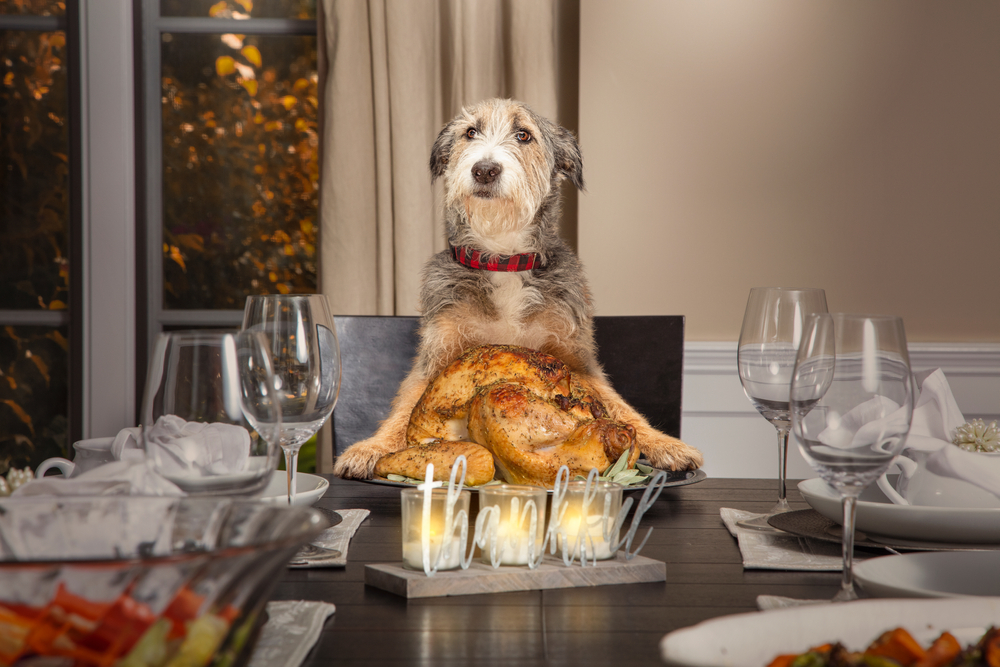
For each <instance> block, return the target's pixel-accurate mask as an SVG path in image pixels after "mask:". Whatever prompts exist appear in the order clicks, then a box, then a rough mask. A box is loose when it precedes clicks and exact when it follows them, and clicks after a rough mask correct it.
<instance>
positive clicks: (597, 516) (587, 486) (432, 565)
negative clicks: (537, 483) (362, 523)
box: [403, 456, 667, 577]
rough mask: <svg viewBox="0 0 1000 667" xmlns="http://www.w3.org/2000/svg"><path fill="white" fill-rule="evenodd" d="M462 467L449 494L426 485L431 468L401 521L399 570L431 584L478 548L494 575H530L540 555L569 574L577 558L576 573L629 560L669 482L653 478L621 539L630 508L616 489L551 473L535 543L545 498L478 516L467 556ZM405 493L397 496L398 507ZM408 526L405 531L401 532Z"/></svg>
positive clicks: (593, 477) (513, 501)
mask: <svg viewBox="0 0 1000 667" xmlns="http://www.w3.org/2000/svg"><path fill="white" fill-rule="evenodd" d="M466 465H467V464H466V460H465V457H464V456H459V457H458V458H457V459H456V461H455V464H454V465H453V466H452V470H451V477H450V479H449V481H448V487H447V489H442V488H439V487H442V486H443V482H433V481H430V480H433V479H434V465H433V464H430V465H428V466H427V472H426V475H425V477H424V479H425V480H428V481H425V482H423V483H422V484H419V485H418V486H417V487H416V489H415V490H414V491H417V490H419V492H420V498H419V499H416V498H413V500H419V503H420V504H419V511H418V512H410V513H409V514H411V515H415V516H404V526H403V534H404V538H403V542H404V544H403V547H404V549H403V551H404V565H406V566H408V567H411V568H414V569H421V568H422V569H423V570H424V573H425V574H426V575H427V576H429V577H432V576H434V574H435V573H436V572H437V571H438V570H447V569H457V568H459V567H460V568H462V569H467V568H468V567H469V565H470V564H471V563H472V558H473V554H474V552H475V548H476V547H477V546H478V547H479V548H480V549H482V554H483V556H482V557H483V560H484V562H489V563H490V565H491V566H492V567H493V568H498V567H499V566H500V565H501V564H504V565H507V564H513V565H527V566H528V567H529V568H531V569H534V568H536V567H538V565H539V564H541V562H542V559H543V558H544V557H545V552H546V550H548V551H549V553H551V554H555V553H556V552H557V550H559V551H561V554H562V560H563V564H564V565H566V566H567V567H569V566H571V565H572V564H573V563H574V562H575V560H576V559H577V558H579V560H580V565H581V566H587V564H588V561H589V563H590V564H591V565H595V566H596V564H597V561H598V560H602V559H606V558H611V557H613V556H614V555H615V553H617V552H618V550H619V549H621V548H622V547H624V550H625V559H626V560H631V559H633V558H634V557H635V556H637V555H638V554H639V551H640V550H642V547H643V546H645V544H646V541H647V540H648V539H649V535H650V533H652V530H653V529H652V528H650V529H649V530H648V531H646V535H645V536H644V537H643V539H642V542H640V543H639V545H638V546H637V547H636V548H635V550H634V551H632V550H631V549H632V544H633V542H634V540H635V537H636V532H637V531H638V529H639V523H640V522H641V520H642V517H643V515H644V514H645V513H646V511H647V510H648V509H649V508H650V507H651V506H652V505H653V503H654V502H656V499H657V498H658V497H659V495H660V492H661V491H663V489H664V487H665V485H666V482H667V477H666V474H665V473H664V472H662V471H661V472H658V473H657V474H656V475H655V476H654V477H653V479H652V480H651V481H650V483H649V486H648V487H647V488H646V490H645V491H644V492H643V495H642V499H641V500H640V501H639V504H638V505H637V506H636V510H635V515H634V516H633V517H632V523H631V524H630V526H629V530H628V532H627V533H626V535H625V537H624V538H621V539H618V538H619V535H620V533H621V528H622V526H623V524H624V522H625V517H626V516H627V515H628V512H629V510H630V509H631V508H632V505H633V500H632V498H628V499H626V500H625V501H624V503H622V502H621V494H622V487H621V486H620V485H618V484H614V483H609V482H598V481H597V476H598V473H597V470H591V471H590V474H589V475H588V476H587V480H586V481H585V482H583V481H578V482H570V481H569V468H568V467H566V466H562V467H561V468H559V471H558V473H557V474H556V481H555V486H554V487H553V491H552V501H551V504H550V513H549V524H548V528H547V529H546V530H545V531H544V535H543V536H542V538H541V539H538V535H539V531H540V529H539V525H540V524H541V523H542V522H543V512H544V509H543V508H542V507H539V504H541V505H542V506H544V504H545V501H544V497H543V498H542V499H541V503H539V502H537V501H536V499H535V498H528V499H526V500H524V499H522V498H520V497H518V496H517V495H516V494H515V495H513V496H512V497H510V498H509V499H508V500H507V502H509V505H508V506H507V507H506V508H505V507H503V505H502V504H492V505H487V506H484V507H482V508H481V509H480V511H479V514H478V516H477V517H476V522H475V532H474V534H473V539H472V545H471V546H470V548H469V549H468V552H467V553H466V546H467V545H468V543H469V540H468V538H469V512H468V507H469V502H468V497H469V492H468V491H463V490H462V487H463V486H464V483H465V472H466ZM509 488H510V489H511V490H514V489H523V488H524V487H509ZM408 491H409V490H408ZM408 491H404V492H403V493H404V508H405V507H406V502H407V500H406V497H405V494H406V493H407V492H408ZM496 492H497V493H499V494H501V495H502V489H496ZM481 499H482V497H481ZM501 502H503V501H501ZM615 510H616V511H615ZM406 514H408V513H407V512H406V511H405V509H404V515H406ZM502 518H503V520H501V519H502ZM407 521H409V522H410V523H411V525H409V526H407V525H405V524H406V522H407ZM415 521H419V524H417V523H415ZM407 535H410V536H412V537H407Z"/></svg>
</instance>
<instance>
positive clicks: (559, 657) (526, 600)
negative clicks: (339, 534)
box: [272, 475, 840, 667]
mask: <svg viewBox="0 0 1000 667" xmlns="http://www.w3.org/2000/svg"><path fill="white" fill-rule="evenodd" d="M324 477H326V478H327V479H329V481H330V486H329V489H328V490H327V492H326V494H325V495H324V496H323V497H322V498H320V499H319V500H318V501H317V502H316V507H318V508H325V509H329V510H334V511H337V510H347V509H367V510H369V511H370V514H369V516H368V517H367V518H366V519H365V521H364V522H363V523H362V524H361V525H360V526H359V527H358V529H357V532H356V533H355V534H354V537H353V539H352V540H351V542H350V548H349V549H348V553H347V562H346V567H340V568H314V569H287V570H285V572H284V575H283V576H282V578H281V579H280V581H278V582H277V584H276V587H275V589H274V592H273V594H272V599H273V600H318V601H325V602H330V603H333V604H334V605H335V606H336V611H335V613H334V614H333V615H332V616H331V617H330V618H329V619H328V620H327V621H326V624H325V626H324V627H323V631H322V634H321V635H320V638H319V640H318V641H317V643H316V645H315V646H314V648H313V649H312V651H311V652H310V653H309V654H308V655H307V656H306V658H305V661H304V662H303V663H302V664H303V666H304V667H319V666H326V665H368V666H378V665H393V666H402V665H466V664H474V665H477V666H486V665H495V664H497V665H499V664H516V665H519V666H520V667H529V666H532V665H547V664H563V663H573V664H575V665H610V664H617V665H656V664H663V661H662V659H661V657H660V648H659V644H660V641H661V639H662V638H663V637H664V635H666V634H667V633H669V632H671V631H673V630H677V629H679V628H684V627H687V626H690V625H694V624H696V623H699V622H701V621H705V620H708V619H712V618H716V617H720V616H726V615H729V614H738V613H745V612H754V611H756V610H757V596H759V595H774V596H784V597H790V598H800V599H829V598H831V597H832V596H833V595H834V593H835V592H836V591H837V590H838V588H839V585H840V573H839V572H808V571H785V570H750V569H744V567H743V562H742V557H741V554H740V550H739V546H738V544H737V540H736V539H735V538H734V537H733V536H732V535H731V534H730V533H729V532H728V530H727V529H726V527H725V525H724V523H723V521H722V519H721V518H720V509H721V508H724V507H728V508H734V509H738V510H745V511H750V512H761V513H763V512H766V511H767V510H769V509H770V508H771V507H772V506H773V505H774V501H775V498H776V497H777V485H778V482H777V481H776V480H774V479H734V478H711V477H708V478H706V479H702V480H701V481H699V482H698V483H695V484H687V485H682V486H673V487H669V488H665V489H663V491H662V492H661V494H660V495H659V497H658V498H657V499H656V501H655V503H653V505H652V506H651V507H650V508H649V509H648V510H647V511H646V513H645V515H644V516H643V517H642V520H641V524H640V527H639V533H638V534H639V538H641V537H642V536H643V535H645V532H646V530H647V529H648V528H652V529H653V530H652V533H651V534H650V537H649V539H648V541H647V542H646V544H645V546H644V547H643V548H642V551H641V552H640V553H641V555H642V556H645V557H647V558H652V559H656V560H659V561H662V562H663V563H665V564H666V580H665V581H662V582H656V583H633V584H616V585H602V586H585V587H575V588H556V589H548V590H527V591H516V592H507V593H489V594H475V595H459V596H449V597H430V598H411V599H407V598H405V597H402V596H399V595H396V594H394V593H390V592H387V591H385V590H382V589H380V588H376V587H373V586H370V585H367V584H366V583H365V566H366V565H368V564H373V563H393V562H399V561H401V559H402V547H401V514H400V497H401V489H400V488H398V487H395V486H389V485H384V484H373V483H369V482H363V481H357V480H345V479H340V478H337V477H333V476H327V475H324ZM629 495H633V494H632V493H630V494H629ZM475 497H476V494H473V507H472V510H473V517H474V514H475V511H476V509H477V507H476V504H477V503H476V500H475ZM634 497H635V501H636V503H638V501H639V499H640V497H641V494H638V493H634ZM788 500H789V502H790V504H791V505H792V507H793V509H806V508H808V505H807V504H806V503H805V502H804V501H803V499H802V496H801V494H800V493H799V492H798V490H797V489H796V486H795V482H794V481H790V482H789V484H788ZM633 511H634V507H633ZM629 521H631V516H630V517H629V518H628V519H627V521H626V524H625V525H626V526H628V525H629ZM638 542H639V539H637V540H636V544H638ZM574 567H579V565H574Z"/></svg>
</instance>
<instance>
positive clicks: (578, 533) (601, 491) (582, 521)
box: [553, 481, 623, 560]
mask: <svg viewBox="0 0 1000 667" xmlns="http://www.w3.org/2000/svg"><path fill="white" fill-rule="evenodd" d="M622 489H623V487H622V485H621V484H615V483H614V482H598V481H592V482H591V484H590V488H589V489H588V487H587V482H570V483H568V484H567V485H566V495H565V496H563V500H562V506H561V507H558V508H555V511H554V512H553V516H554V518H555V519H556V520H558V522H559V523H558V525H557V526H556V527H555V529H554V532H555V535H556V536H557V544H558V546H559V548H560V549H561V550H562V552H563V554H564V558H566V557H569V558H571V559H576V558H580V559H581V560H583V559H584V557H585V558H586V560H594V559H597V560H606V559H608V558H612V557H614V555H615V553H616V552H617V551H618V549H617V545H618V534H619V532H620V524H619V528H618V529H615V520H616V519H617V517H618V513H619V511H620V510H621V506H622Z"/></svg>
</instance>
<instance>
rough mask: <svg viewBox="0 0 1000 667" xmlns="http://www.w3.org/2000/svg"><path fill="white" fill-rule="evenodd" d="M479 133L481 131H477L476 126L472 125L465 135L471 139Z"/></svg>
mask: <svg viewBox="0 0 1000 667" xmlns="http://www.w3.org/2000/svg"><path fill="white" fill-rule="evenodd" d="M477 134H479V133H478V132H476V128H474V127H470V128H469V129H468V130H466V131H465V136H467V137H468V138H469V139H475V138H476V135H477Z"/></svg>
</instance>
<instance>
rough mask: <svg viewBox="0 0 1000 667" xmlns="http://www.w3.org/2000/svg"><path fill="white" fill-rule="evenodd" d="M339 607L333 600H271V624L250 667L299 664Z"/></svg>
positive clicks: (255, 648) (264, 628)
mask: <svg viewBox="0 0 1000 667" xmlns="http://www.w3.org/2000/svg"><path fill="white" fill-rule="evenodd" d="M336 610H337V608H336V607H335V606H334V605H332V604H330V603H329V602H313V601H310V600H281V601H277V602H268V603H267V614H268V619H267V623H265V624H264V627H263V628H262V629H261V632H260V638H259V639H258V640H257V644H256V645H255V646H254V649H253V654H252V655H251V656H250V662H249V663H248V664H247V667H298V666H299V665H301V664H302V661H303V660H305V658H306V655H308V653H309V651H310V650H312V647H313V645H314V644H315V643H316V641H317V640H318V639H319V635H320V633H321V632H322V631H323V624H324V623H325V622H326V619H327V618H329V617H330V616H331V615H333V613H334V612H335V611H336Z"/></svg>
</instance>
